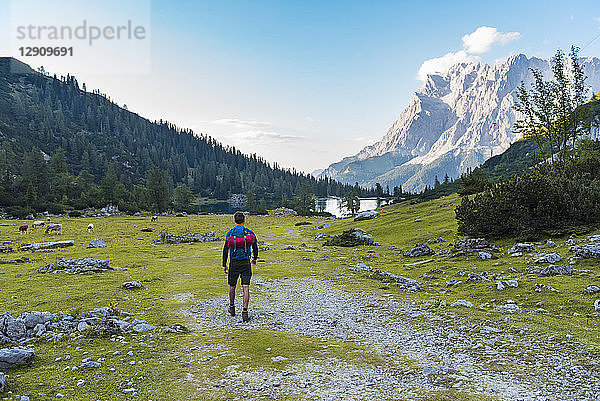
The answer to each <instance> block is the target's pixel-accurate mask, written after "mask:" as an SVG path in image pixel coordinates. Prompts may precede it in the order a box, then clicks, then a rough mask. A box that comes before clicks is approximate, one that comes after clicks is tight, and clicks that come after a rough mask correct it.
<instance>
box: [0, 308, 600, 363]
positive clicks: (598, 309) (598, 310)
mask: <svg viewBox="0 0 600 401" xmlns="http://www.w3.org/2000/svg"><path fill="white" fill-rule="evenodd" d="M594 310H595V311H596V312H600V299H597V300H596V302H594ZM1 367H2V366H0V368H1Z"/></svg>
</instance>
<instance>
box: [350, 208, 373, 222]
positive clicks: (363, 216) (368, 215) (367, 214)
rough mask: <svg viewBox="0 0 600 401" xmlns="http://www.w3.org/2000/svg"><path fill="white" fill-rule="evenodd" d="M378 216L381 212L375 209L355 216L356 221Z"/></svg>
mask: <svg viewBox="0 0 600 401" xmlns="http://www.w3.org/2000/svg"><path fill="white" fill-rule="evenodd" d="M377 217H379V213H375V211H374V210H365V211H364V212H360V213H359V214H357V215H356V216H354V221H361V220H371V219H376V218H377Z"/></svg>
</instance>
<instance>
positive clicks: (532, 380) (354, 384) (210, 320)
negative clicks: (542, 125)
mask: <svg viewBox="0 0 600 401" xmlns="http://www.w3.org/2000/svg"><path fill="white" fill-rule="evenodd" d="M252 291H253V292H252V297H253V299H252V300H251V308H250V310H251V315H252V320H251V322H250V323H248V324H242V323H240V318H239V316H236V317H235V318H232V317H230V316H229V315H228V314H227V313H226V308H227V300H226V298H225V297H220V298H215V299H205V300H201V301H199V302H198V303H197V304H196V305H194V306H193V307H192V308H191V309H190V310H189V311H188V316H190V317H191V318H192V319H193V321H195V324H194V329H195V330H198V331H206V330H207V329H223V328H228V329H231V330H239V331H244V330H248V329H271V330H273V329H274V330H280V331H285V332H288V333H293V334H298V335H303V336H312V337H317V338H325V339H341V340H347V341H355V342H356V343H358V344H362V345H364V346H367V347H368V348H369V349H371V350H372V351H373V352H375V353H377V354H378V355H380V356H381V357H382V358H383V359H384V360H385V361H386V364H385V365H384V366H383V367H379V366H372V365H364V364H362V365H361V364H353V363H352V362H351V358H348V357H346V358H345V361H342V360H338V359H335V358H330V359H318V360H316V359H310V360H307V361H306V362H303V363H296V364H291V365H287V367H286V369H287V370H286V371H275V370H269V371H267V370H262V371H257V369H255V368H253V369H252V370H251V371H250V372H249V373H246V371H245V370H243V369H239V366H236V365H234V366H230V367H229V368H228V369H227V370H226V371H224V373H223V376H224V378H223V380H222V381H221V382H220V383H219V384H218V386H220V387H223V388H224V390H225V391H228V392H231V394H238V395H239V394H241V392H244V393H246V396H248V395H250V396H252V395H253V394H254V395H255V396H271V397H274V398H279V397H293V398H303V399H323V400H342V399H344V400H347V399H357V400H358V399H361V400H362V399H373V400H374V399H414V398H415V396H417V395H423V394H427V393H430V392H434V391H437V390H443V389H447V388H455V389H457V390H463V391H469V392H474V393H479V394H486V395H490V396H495V397H498V398H499V399H507V400H595V399H600V387H599V386H598V383H599V382H600V381H599V380H600V377H599V376H600V374H599V372H598V369H597V368H596V369H592V370H588V369H586V368H584V367H582V366H579V365H576V364H575V363H574V361H573V360H574V358H573V357H572V355H571V354H567V353H566V352H564V351H556V350H552V349H550V347H546V346H544V344H543V342H540V341H537V340H535V339H533V338H532V337H531V336H530V335H527V332H522V333H514V332H512V333H511V332H505V331H503V330H502V329H500V328H496V327H490V326H484V325H482V324H481V323H469V322H465V321H459V320H458V318H455V317H454V313H453V312H452V308H437V309H435V310H432V311H427V310H424V309H421V308H418V307H416V306H412V305H410V304H407V303H402V302H399V301H397V300H395V299H394V298H393V297H391V296H389V297H386V296H384V295H378V294H372V293H364V292H361V293H350V292H347V291H343V290H339V289H335V287H334V286H333V285H330V284H328V283H325V282H323V281H320V280H317V279H304V280H295V279H282V280H266V279H262V278H260V277H253V288H252ZM241 335H243V334H241ZM515 344H517V345H519V347H516V348H514V349H512V350H511V348H512V345H515ZM524 350H526V352H525V351H524ZM573 352H575V351H573ZM273 356H274V357H276V356H277V352H276V350H273ZM490 365H493V366H495V367H494V368H489V366H490ZM486 366H488V368H486ZM596 366H597V365H596Z"/></svg>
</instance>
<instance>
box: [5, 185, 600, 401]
mask: <svg viewBox="0 0 600 401" xmlns="http://www.w3.org/2000/svg"><path fill="white" fill-rule="evenodd" d="M458 202H459V198H458V197H457V196H449V197H445V198H441V199H438V200H435V201H430V202H426V203H420V204H416V205H410V204H408V203H401V204H394V205H390V206H386V207H384V208H383V209H382V210H381V216H380V217H379V218H377V219H372V220H368V221H361V222H354V221H352V220H351V219H344V220H338V221H330V220H326V219H323V218H306V217H298V216H248V218H247V222H246V225H247V226H248V227H250V228H251V229H252V230H253V231H254V232H255V233H256V234H257V237H258V240H259V245H260V246H265V243H269V244H271V245H268V246H269V247H271V248H272V249H271V250H266V251H262V252H260V260H259V263H258V265H257V266H256V267H255V268H254V269H253V273H254V276H260V277H264V278H272V279H282V278H284V277H290V278H298V279H302V278H307V277H312V278H317V279H319V280H323V281H326V282H329V283H331V285H332V286H334V287H336V288H339V289H343V290H345V291H350V292H352V291H357V292H358V291H360V292H374V293H380V294H392V296H393V297H394V298H395V299H397V300H400V301H404V302H407V303H414V304H416V305H422V306H423V307H425V308H431V309H435V308H441V307H440V306H439V304H440V302H441V301H446V303H447V304H448V305H449V304H451V303H452V302H454V301H456V300H459V299H465V300H468V301H470V302H472V303H473V304H474V307H473V308H452V307H450V306H447V307H446V308H448V309H452V311H453V312H454V313H455V314H456V315H457V316H459V317H460V318H461V319H467V320H470V321H484V322H489V323H490V324H491V323H494V324H498V325H503V327H509V328H512V329H514V330H519V329H522V328H527V329H528V330H529V335H530V336H531V337H532V338H539V339H543V338H545V337H548V336H555V337H557V338H561V339H565V338H568V339H569V340H568V343H571V344H574V346H575V345H576V346H578V347H584V348H586V349H589V350H592V351H591V352H597V349H598V347H600V330H599V327H598V323H599V321H600V318H599V316H598V313H597V312H594V308H593V302H594V300H595V299H596V298H597V296H593V295H589V294H587V293H585V292H584V288H585V286H586V285H588V284H596V285H598V284H600V266H599V265H598V263H597V261H594V260H589V259H588V260H581V261H579V262H578V263H577V264H576V265H575V273H574V274H573V276H554V277H541V276H534V275H529V274H527V271H526V258H527V257H528V255H524V256H523V257H509V256H506V255H504V256H500V257H499V259H497V260H480V259H479V258H477V257H475V256H471V257H464V256H462V257H456V258H451V257H449V256H438V255H435V256H431V257H423V258H408V257H405V256H403V255H401V254H400V252H399V251H400V250H408V249H410V248H411V247H413V246H414V245H415V244H417V243H426V242H427V240H429V239H431V238H434V237H442V238H443V239H444V240H445V242H440V243H435V244H431V245H430V246H431V247H432V248H434V249H435V250H436V251H440V250H442V249H444V248H446V247H448V244H449V243H454V242H455V241H456V240H457V239H459V237H458V236H457V234H456V229H457V225H456V220H455V218H454V206H455V205H456V204H457V203H458ZM416 219H420V221H415V220H416ZM232 220H233V219H232V216H229V215H206V216H204V215H203V216H188V217H174V216H169V217H159V218H158V221H156V222H151V221H150V217H125V216H112V217H98V218H56V219H54V220H53V222H55V223H61V224H62V225H63V232H62V235H56V234H44V233H43V228H38V229H35V230H32V231H31V232H30V233H29V234H27V235H19V233H18V226H19V225H20V224H22V223H24V222H25V221H23V220H5V221H2V222H1V223H5V224H16V225H14V226H1V227H0V239H1V240H2V241H9V242H10V244H9V245H10V246H11V247H12V248H14V249H15V252H13V253H9V254H0V261H2V262H3V263H2V264H0V288H1V291H0V313H4V312H11V313H12V314H13V315H15V316H17V315H19V314H20V313H22V312H28V311H34V310H35V311H49V312H53V313H54V312H60V311H62V312H68V313H71V314H73V315H78V314H81V313H83V312H87V311H89V310H91V309H94V308H97V307H103V306H111V307H113V308H116V309H117V310H120V311H124V312H128V313H131V314H132V316H133V317H134V318H137V319H144V320H146V321H147V322H148V323H150V324H153V325H156V326H158V328H157V329H156V330H154V331H151V332H145V333H140V334H131V333H130V334H124V335H123V337H124V338H122V339H118V338H115V337H110V336H109V337H98V336H95V335H92V334H87V335H85V336H84V338H83V339H79V340H75V339H72V338H64V339H61V340H58V341H51V342H48V341H46V340H45V339H40V340H34V341H33V342H31V343H30V344H32V345H33V346H34V347H35V351H36V355H37V357H36V359H35V361H34V362H33V363H32V364H31V365H29V366H25V367H21V368H19V369H16V370H12V371H7V372H5V373H6V374H8V375H10V379H9V380H8V382H9V383H10V390H11V391H12V394H13V395H15V394H17V395H28V396H29V397H31V399H55V398H56V394H57V393H60V394H63V395H64V396H65V399H69V400H97V399H98V400H121V399H123V400H128V399H132V397H133V396H131V395H128V394H125V393H123V390H125V389H127V388H132V387H134V388H135V389H136V391H137V395H136V396H134V397H136V398H135V399H148V400H163V399H215V400H220V399H231V398H230V397H231V395H230V394H228V393H227V392H226V391H225V390H224V389H223V388H222V386H220V385H219V383H220V379H221V378H222V374H223V370H224V369H227V367H228V366H231V365H242V366H245V367H247V368H249V369H252V370H255V371H263V370H285V369H286V366H287V365H289V364H293V363H296V362H298V361H302V360H307V359H313V360H326V359H328V358H337V359H338V360H340V361H349V362H352V363H354V364H359V365H360V364H364V366H383V365H386V364H389V363H390V362H389V361H385V360H384V359H382V358H381V357H380V356H379V355H378V354H377V353H376V352H374V351H372V350H370V349H368V348H367V347H365V346H364V345H362V344H359V343H355V342H352V341H339V340H334V339H332V340H327V341H321V340H320V339H315V338H311V337H310V336H299V335H294V334H291V333H286V332H281V331H277V332H275V331H273V330H268V329H253V330H246V331H244V335H243V336H240V335H239V331H238V332H236V333H237V334H236V333H234V332H232V331H231V330H229V329H206V330H204V329H202V328H199V327H197V326H195V324H194V322H193V321H192V320H191V318H190V316H189V314H187V313H186V310H189V309H190V308H192V307H193V306H194V305H195V304H199V303H202V302H203V300H205V299H214V298H215V297H223V299H225V295H226V291H227V288H226V277H225V275H224V273H223V270H222V268H221V251H222V246H223V244H222V242H220V241H219V242H205V243H194V244H174V245H169V244H161V245H154V244H153V242H154V241H155V240H158V239H159V236H160V232H162V231H168V232H174V233H185V232H200V231H215V232H216V233H217V235H220V236H221V237H222V236H223V235H224V233H225V232H226V231H227V230H228V229H229V228H231V226H232V225H233V221H232ZM301 221H307V222H310V223H311V224H309V225H301V226H295V224H296V223H298V222H301ZM28 223H31V221H29V222H28ZM89 223H93V224H94V232H93V233H88V232H87V231H86V227H87V225H88V224H89ZM323 223H331V224H332V225H331V226H330V227H327V228H324V229H319V230H311V228H313V227H315V226H316V225H319V224H323ZM353 227H359V228H362V229H363V230H365V231H366V232H368V233H370V234H372V235H373V236H374V237H375V240H376V241H378V242H379V243H380V244H381V246H361V247H356V248H338V247H323V246H322V243H323V241H322V240H321V241H315V240H314V236H315V235H316V234H317V233H326V234H330V235H336V234H339V233H341V232H342V231H344V230H347V229H349V228H353ZM145 228H152V229H153V230H154V231H153V232H142V231H141V230H142V229H145ZM590 234H593V233H590ZM584 237H585V236H578V238H584ZM93 238H103V239H104V240H105V241H106V243H107V247H106V248H96V249H88V248H86V246H87V244H88V243H89V241H90V240H91V239H93ZM57 239H61V240H66V239H73V240H74V241H75V245H74V246H72V247H68V248H64V249H56V250H55V251H54V252H30V251H19V247H20V245H21V244H24V243H34V242H45V241H50V240H57ZM566 239H567V238H553V240H554V241H555V242H556V244H557V248H552V251H556V252H559V253H560V254H561V255H562V256H563V258H564V259H565V261H566V259H568V257H570V256H572V255H571V253H570V252H569V251H568V246H566V245H565V241H566ZM492 242H493V243H494V244H495V245H497V246H498V247H499V248H500V249H501V252H502V251H505V250H506V249H508V248H509V247H511V246H512V245H514V243H515V240H514V239H504V240H501V241H492ZM302 243H304V244H306V247H307V248H312V249H314V250H315V251H314V252H306V251H305V250H303V248H301V247H300V244H302ZM286 245H292V246H293V247H294V248H295V249H294V250H282V248H284V246H286ZM390 246H394V247H396V248H397V249H389V248H388V247H390ZM538 250H539V251H540V252H541V251H544V250H545V245H539V246H538ZM498 255H500V252H498ZM21 256H25V257H28V258H30V262H29V263H4V262H8V261H10V260H13V259H16V258H18V257H21ZM83 257H92V258H97V259H108V260H110V264H111V266H114V267H120V268H122V269H123V270H116V271H111V272H104V273H94V274H86V275H69V274H41V273H38V272H37V269H38V268H39V267H42V266H45V265H47V264H50V263H54V262H56V261H57V260H58V259H60V258H83ZM427 259H434V260H433V261H431V262H428V263H424V264H421V265H414V266H408V267H406V266H405V264H412V263H414V262H419V261H422V260H427ZM359 262H364V263H366V264H367V265H369V266H371V267H373V268H375V269H379V270H384V271H388V272H391V273H395V274H399V275H402V276H406V277H410V278H413V279H416V280H418V281H420V282H421V284H422V288H423V291H420V292H416V293H408V292H405V291H403V290H401V289H400V288H398V287H397V286H395V285H394V284H393V283H384V282H382V281H380V280H378V279H375V278H372V277H370V276H369V275H367V274H365V273H357V272H354V271H350V270H349V269H348V267H349V266H350V265H353V264H356V263H359ZM434 268H436V269H440V270H441V271H442V273H429V271H430V270H431V269H434ZM483 271H486V272H488V273H489V274H490V276H491V277H492V279H490V280H489V281H483V282H467V281H466V278H467V276H468V273H471V272H475V273H481V272H483ZM461 272H464V273H466V276H464V275H462V274H463V273H461ZM494 275H503V276H509V275H510V276H512V277H513V278H515V279H517V280H518V282H519V286H518V287H517V288H507V289H505V290H503V291H498V290H497V289H496V286H495V282H496V281H495V280H494V279H493V277H494ZM452 278H456V279H458V280H460V281H462V283H460V284H458V285H456V286H452V287H447V286H446V281H447V280H450V279H452ZM131 280H139V281H141V282H142V284H143V288H141V289H139V290H126V289H123V288H122V286H121V284H122V283H123V282H125V281H131ZM536 283H541V284H545V285H550V286H552V287H554V288H556V289H558V290H559V291H560V293H553V292H541V293H536V292H534V291H533V287H534V285H535V284H536ZM238 290H240V289H239V288H238ZM238 292H241V291H238ZM240 295H241V294H240ZM238 300H239V299H238ZM507 300H513V301H515V302H516V303H517V305H519V307H520V309H521V310H520V312H518V313H514V314H506V313H501V312H499V311H498V310H497V309H496V308H495V307H494V305H495V304H496V305H499V304H503V303H505V302H506V301H507ZM224 302H225V301H224ZM238 304H239V303H238ZM250 309H251V311H252V300H251V308H250ZM541 309H543V311H540V310H541ZM534 310H537V312H532V311H534ZM530 311H531V312H530ZM223 313H226V306H225V303H224V307H223ZM507 317H508V318H509V319H508V320H507ZM457 321H458V320H457ZM418 323H419V322H418V321H416V322H415V324H418ZM176 324H180V325H183V326H185V327H187V328H189V329H190V330H189V332H185V333H172V332H169V331H168V330H167V329H168V328H169V327H170V326H172V325H176ZM567 335H569V336H568V337H567ZM119 340H120V341H119ZM561 341H562V340H561ZM328 345H331V346H328ZM267 347H270V348H273V349H278V355H284V356H285V357H286V358H287V359H286V360H284V361H274V360H272V358H271V354H268V353H266V352H265V348H267ZM129 351H132V353H133V355H131V356H130V355H127V353H128V352H129ZM115 352H118V353H119V355H116V356H115V355H113V354H114V353H115ZM67 356H69V358H66V357H67ZM59 358H60V359H59ZM84 358H90V359H91V360H97V359H98V358H105V359H104V360H103V365H102V367H101V368H99V369H93V370H87V371H84V370H76V371H71V370H70V369H68V368H70V367H71V366H76V365H78V364H79V363H80V361H81V360H82V359H84ZM413 363H415V361H409V360H407V361H405V366H400V367H398V366H397V367H396V368H406V369H410V368H411V365H412V364H413ZM78 380H85V385H83V386H77V385H76V382H77V381H78ZM206 383H209V385H207V384H206ZM39 394H44V395H39ZM3 396H4V397H6V396H7V394H4V395H3ZM423 399H439V400H451V399H465V400H467V399H482V398H481V397H478V396H473V395H471V394H470V393H468V392H460V391H458V390H455V389H440V391H439V392H434V393H430V394H424V395H423Z"/></svg>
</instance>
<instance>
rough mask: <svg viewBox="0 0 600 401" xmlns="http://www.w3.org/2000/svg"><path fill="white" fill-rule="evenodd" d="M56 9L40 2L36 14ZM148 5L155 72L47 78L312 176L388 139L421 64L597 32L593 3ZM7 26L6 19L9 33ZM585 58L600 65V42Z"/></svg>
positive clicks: (541, 47) (576, 39) (489, 56)
mask: <svg viewBox="0 0 600 401" xmlns="http://www.w3.org/2000/svg"><path fill="white" fill-rule="evenodd" d="M14 1H18V0H14ZM48 3H49V2H40V4H41V5H40V7H41V12H43V7H48V6H49V5H48ZM78 3H79V4H81V1H79V2H78ZM68 4H69V2H68V1H58V2H52V7H64V8H65V10H67V9H68ZM9 6H10V1H9V0H0V7H1V8H2V9H5V8H9ZM149 7H150V12H151V21H152V22H151V35H150V40H151V42H150V43H151V68H150V71H149V72H148V71H143V72H140V73H133V74H114V73H106V74H97V73H91V72H89V71H86V68H85V66H81V65H77V63H74V64H73V65H70V66H69V71H63V70H62V69H64V68H65V67H64V66H62V65H61V66H60V68H61V70H60V71H55V70H53V69H52V61H51V60H47V61H45V63H46V66H47V67H46V69H47V70H49V71H51V72H57V73H63V74H66V73H67V72H69V73H72V74H75V75H77V76H78V77H79V81H80V82H86V84H87V88H88V90H89V89H92V88H100V89H101V90H102V91H103V92H104V93H107V94H109V95H110V96H111V97H112V98H113V99H114V100H115V101H117V102H118V103H119V104H127V106H128V107H129V109H130V110H133V111H136V112H138V113H140V114H141V115H143V116H145V117H148V118H150V119H153V120H154V119H161V118H162V119H167V120H169V121H172V122H174V123H176V124H177V125H179V126H182V127H188V128H193V129H194V130H195V131H196V132H203V133H206V134H209V135H212V136H215V137H216V138H218V139H219V140H220V141H222V142H224V143H226V144H229V145H234V146H236V147H238V148H240V149H241V150H242V151H244V152H248V153H249V152H253V153H254V152H256V153H258V154H260V155H262V156H264V157H265V158H267V159H268V160H271V161H277V162H279V163H280V164H281V165H283V166H285V167H295V168H297V169H300V170H304V171H312V170H313V169H316V168H323V167H325V166H327V165H328V164H329V163H331V162H334V161H337V160H339V159H340V158H341V157H342V156H346V155H351V154H353V153H356V152H357V151H359V150H360V149H361V148H362V147H363V146H365V145H367V144H370V143H373V142H374V141H376V140H377V139H379V138H381V136H383V134H384V133H385V131H386V130H387V128H388V127H389V126H390V125H391V123H392V122H393V121H394V120H395V119H396V117H397V116H398V114H399V113H400V112H401V110H402V109H403V108H404V107H405V106H406V105H407V103H408V101H409V99H410V97H411V96H412V93H413V92H414V91H415V90H416V89H418V87H419V86H420V84H421V81H419V80H418V79H417V74H418V72H419V70H420V68H422V66H423V63H424V62H425V61H426V60H431V59H435V58H440V57H442V56H444V55H447V57H446V59H442V60H441V61H440V60H438V61H436V62H430V63H428V64H426V66H432V65H434V66H437V67H439V66H440V65H443V64H444V60H450V59H451V60H455V59H464V58H470V59H473V58H477V59H478V60H480V61H482V62H495V61H496V60H499V59H503V58H506V57H507V56H509V55H510V54H513V53H525V54H527V55H528V56H538V57H549V56H551V55H552V54H553V53H554V51H555V50H556V49H557V48H563V49H568V48H569V46H570V45H571V44H573V43H574V44H578V45H581V46H582V47H583V46H584V45H586V44H588V43H589V42H590V41H591V40H592V39H594V38H595V37H597V36H598V35H600V19H599V18H600V4H599V3H598V1H597V0H596V1H593V0H579V1H578V0H574V1H569V2H564V1H556V2H553V1H525V0H521V1H502V2H498V1H418V2H417V1H410V2H409V1H348V0H347V1H327V2H324V1H283V0H282V1H214V0H213V1H163V0H154V1H151V3H150V6H149ZM38 10H39V8H38ZM121 14H122V15H120V16H119V17H121V18H129V17H128V16H130V15H134V14H135V11H134V10H133V11H132V10H131V9H123V10H122V11H121ZM7 18H9V17H8V16H7V14H2V15H0V25H4V26H6V25H7V24H6V19H7ZM481 27H487V28H484V29H483V30H482V29H480V30H479V31H478V28H481ZM475 32H477V33H476V34H474V33H475ZM470 34H473V35H472V36H469V37H467V41H466V42H465V41H464V40H463V37H465V35H470ZM468 38H471V40H470V41H469V40H468ZM0 49H1V48H0ZM11 55H13V56H18V55H15V54H11ZM582 55H583V56H589V55H592V56H600V39H598V40H596V41H595V42H593V43H592V44H590V45H589V46H587V47H586V48H584V49H583V50H582ZM106 62H107V63H113V62H114V63H118V59H117V58H116V57H115V59H114V60H111V59H110V57H109V58H108V59H107V60H106ZM32 64H34V65H36V64H39V63H37V61H36V62H34V63H32ZM57 68H58V67H57Z"/></svg>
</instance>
